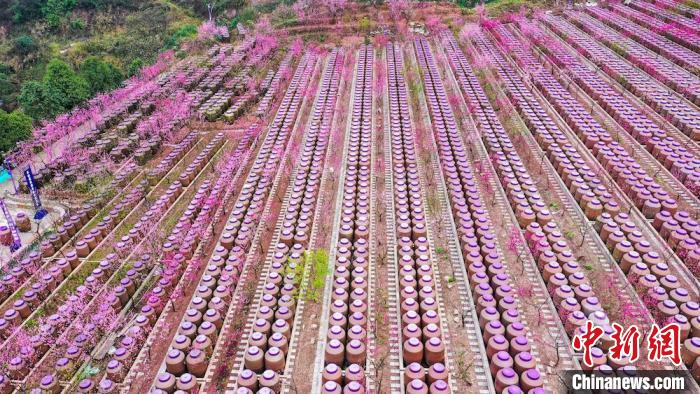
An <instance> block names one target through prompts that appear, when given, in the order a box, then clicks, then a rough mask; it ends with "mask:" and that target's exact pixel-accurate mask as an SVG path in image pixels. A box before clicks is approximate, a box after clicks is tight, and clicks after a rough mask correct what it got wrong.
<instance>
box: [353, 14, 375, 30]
mask: <svg viewBox="0 0 700 394" xmlns="http://www.w3.org/2000/svg"><path fill="white" fill-rule="evenodd" d="M357 27H358V28H359V29H360V31H361V32H364V33H369V31H370V29H371V28H372V22H371V21H370V20H369V18H368V17H366V16H364V17H362V19H360V21H359V22H358V25H357Z"/></svg>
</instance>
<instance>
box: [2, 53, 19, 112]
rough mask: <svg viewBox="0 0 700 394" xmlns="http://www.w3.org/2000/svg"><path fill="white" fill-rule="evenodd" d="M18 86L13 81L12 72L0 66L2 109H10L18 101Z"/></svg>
mask: <svg viewBox="0 0 700 394" xmlns="http://www.w3.org/2000/svg"><path fill="white" fill-rule="evenodd" d="M16 91H17V85H16V83H15V81H14V80H13V79H12V70H9V69H7V70H6V69H4V68H3V67H2V65H1V64H0V107H5V108H9V107H10V106H11V105H12V104H13V102H14V101H15V99H16V97H15V96H16V94H17V92H16Z"/></svg>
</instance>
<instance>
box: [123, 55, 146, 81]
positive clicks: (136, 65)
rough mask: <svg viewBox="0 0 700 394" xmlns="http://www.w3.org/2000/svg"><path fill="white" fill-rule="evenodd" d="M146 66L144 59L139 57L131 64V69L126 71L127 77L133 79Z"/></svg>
mask: <svg viewBox="0 0 700 394" xmlns="http://www.w3.org/2000/svg"><path fill="white" fill-rule="evenodd" d="M144 64H145V63H144V62H143V59H141V58H140V57H137V58H136V59H134V60H133V61H132V62H131V64H129V69H128V70H127V71H126V73H127V75H128V76H129V77H133V76H134V75H136V74H138V72H139V70H141V68H142V67H143V66H144Z"/></svg>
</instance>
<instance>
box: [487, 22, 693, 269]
mask: <svg viewBox="0 0 700 394" xmlns="http://www.w3.org/2000/svg"><path fill="white" fill-rule="evenodd" d="M498 36H499V37H500V39H501V40H503V41H505V42H511V43H515V41H513V39H512V35H510V34H509V33H508V32H507V31H505V29H500V30H498ZM511 47H512V48H516V49H519V52H518V53H519V54H523V56H519V57H518V58H520V59H523V60H522V61H523V62H524V63H525V62H528V61H532V60H528V58H530V59H531V57H530V56H531V55H530V54H529V53H525V52H524V51H523V48H522V47H520V45H514V44H511ZM504 72H505V71H504ZM535 80H536V82H535V83H536V85H538V86H540V87H541V88H542V89H543V90H544V91H545V93H547V94H550V95H551V96H552V97H570V99H569V100H568V102H570V103H571V104H572V105H571V106H572V107H577V108H578V111H579V112H580V111H583V109H582V107H581V106H580V104H578V103H577V102H575V100H574V99H573V98H571V96H570V95H569V93H568V92H567V91H566V89H564V87H563V86H561V85H560V84H559V83H558V82H557V81H556V80H554V78H553V77H552V76H551V75H550V74H545V73H544V72H543V73H538V74H537V75H536V76H535ZM539 81H542V83H538V82H539ZM516 94H517V93H516ZM516 100H517V99H516ZM523 100H524V99H520V100H519V101H523ZM518 106H519V107H522V106H523V103H518ZM562 108H563V107H562ZM563 110H564V113H568V112H567V111H568V109H567V108H563ZM540 116H541V117H544V116H546V115H544V114H542V115H540ZM578 130H579V131H580V130H581V129H580V128H579V129H578ZM554 131H555V132H558V130H556V129H555V130H554ZM542 132H544V131H542ZM558 135H561V136H562V137H563V133H560V134H558ZM579 135H580V134H579ZM538 142H542V139H538ZM550 147H552V145H548V148H550ZM596 147H598V148H600V150H599V151H598V153H599V155H598V160H599V161H600V162H601V164H603V165H606V164H611V163H613V162H612V161H608V160H607V157H606V156H605V155H601V154H600V153H601V152H602V151H603V150H605V147H603V146H602V145H600V142H599V143H596V144H595V146H594V147H593V148H596ZM618 148H620V147H618ZM616 150H617V149H616ZM593 151H594V152H595V149H593ZM608 152H612V150H608ZM628 159H630V160H632V161H634V160H633V159H631V158H628ZM621 168H622V167H619V164H615V165H614V168H613V167H610V166H607V167H606V169H608V170H609V171H611V172H612V173H613V174H617V175H618V178H617V181H618V182H619V183H620V184H621V186H629V185H630V183H629V182H631V179H633V178H632V177H633V175H631V174H630V173H629V172H628V171H627V170H621ZM647 179H651V178H649V177H645V178H643V180H642V182H645V183H646V184H647V185H649V187H655V183H654V182H653V180H652V181H651V182H647V181H646V180H647ZM625 182H628V183H625ZM639 186H641V187H639ZM623 190H624V191H625V192H627V193H628V194H630V196H634V195H635V194H636V195H637V196H639V195H640V193H641V195H643V194H644V193H648V190H647V189H646V186H644V185H642V184H641V183H637V186H635V187H634V188H625V187H623ZM659 192H662V191H658V192H657V193H659ZM662 193H665V192H662ZM575 197H576V196H575ZM633 200H634V199H633ZM653 200H654V199H653V198H651V199H647V200H643V199H639V200H637V201H634V202H635V203H636V205H637V206H640V205H642V207H641V208H640V209H641V210H642V212H643V213H644V214H645V216H647V217H649V218H651V217H654V216H653V215H652V214H654V215H656V214H658V213H659V212H663V211H668V212H670V213H675V212H676V211H677V207H675V204H674V206H664V205H665V204H664V203H662V206H660V207H658V206H657V207H656V208H655V209H650V208H652V207H651V205H652V203H653ZM666 202H668V200H666ZM649 215H652V216H649ZM681 215H682V216H687V214H681ZM669 216H670V215H667V214H661V215H660V216H659V220H670V218H669ZM678 236H679V237H680V238H682V239H680V238H679V239H678V241H679V242H678V243H676V245H680V241H685V242H684V243H683V246H686V247H691V249H693V248H692V245H693V244H694V243H695V244H697V241H696V240H695V239H693V238H692V237H690V236H687V234H683V233H681V232H679V234H678ZM666 238H668V237H666ZM681 254H682V255H683V254H686V253H681ZM689 255H690V252H689V253H687V254H686V256H684V257H683V258H682V259H683V260H684V261H685V262H686V263H687V262H688V261H689ZM691 258H692V256H691Z"/></svg>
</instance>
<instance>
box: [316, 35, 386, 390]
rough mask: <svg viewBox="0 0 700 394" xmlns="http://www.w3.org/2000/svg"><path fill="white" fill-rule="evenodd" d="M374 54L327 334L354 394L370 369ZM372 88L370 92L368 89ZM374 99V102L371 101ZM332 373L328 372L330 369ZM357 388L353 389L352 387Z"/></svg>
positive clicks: (362, 70) (364, 67) (354, 143)
mask: <svg viewBox="0 0 700 394" xmlns="http://www.w3.org/2000/svg"><path fill="white" fill-rule="evenodd" d="M373 66H374V51H373V49H372V47H371V46H368V45H363V46H361V47H360V49H359V50H358V52H357V59H356V62H355V81H354V83H353V85H354V95H353V98H352V106H351V108H352V114H351V117H350V125H351V126H350V130H349V133H350V135H349V136H348V137H347V140H348V145H347V146H346V151H347V154H346V158H345V168H343V169H342V171H343V172H344V174H345V180H344V183H343V185H341V187H342V188H343V194H342V200H341V204H342V205H341V207H340V208H339V209H341V210H342V212H341V217H340V223H339V228H338V229H337V231H338V241H337V244H336V245H335V246H334V247H335V248H336V261H335V262H334V266H335V270H334V272H333V284H332V288H331V291H332V293H331V300H330V303H331V307H330V310H329V313H330V318H329V323H328V324H329V326H328V328H327V331H326V347H325V354H324V362H325V364H326V365H327V366H331V365H332V366H334V367H330V368H334V371H336V375H337V374H341V375H342V374H343V373H344V374H345V375H348V373H349V372H348V370H347V368H349V365H351V364H352V365H354V366H353V367H352V368H353V371H355V372H356V373H355V376H356V379H354V380H353V381H352V382H351V381H349V380H346V381H344V382H343V381H342V380H338V381H336V382H335V383H336V386H334V390H336V391H338V390H340V391H343V387H345V389H344V390H345V391H346V392H350V391H352V392H353V393H360V392H364V390H365V387H366V386H365V384H366V381H365V380H364V371H365V365H366V363H367V348H366V343H367V328H368V326H367V317H368V316H369V310H368V308H369V302H368V296H369V288H370V286H372V284H371V283H370V276H369V272H370V271H369V269H370V267H369V261H370V242H369V239H370V234H369V228H370V215H371V210H370V196H371V190H370V166H369V163H370V162H371V151H370V146H371V138H372V131H371V127H359V125H360V124H362V123H366V124H367V125H368V126H369V125H370V124H371V119H372V109H371V95H372V92H371V86H372V77H373ZM368 87H369V89H368ZM368 97H369V99H367V98H368ZM327 368H328V367H327ZM351 386H352V387H351Z"/></svg>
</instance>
